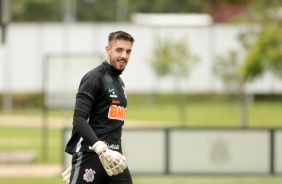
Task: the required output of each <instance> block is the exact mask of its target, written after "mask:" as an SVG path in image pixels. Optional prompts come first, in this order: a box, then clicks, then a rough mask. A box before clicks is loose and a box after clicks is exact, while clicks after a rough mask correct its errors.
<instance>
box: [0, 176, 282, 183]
mask: <svg viewBox="0 0 282 184" xmlns="http://www.w3.org/2000/svg"><path fill="white" fill-rule="evenodd" d="M281 182H282V177H281V176H243V177H241V176H133V183H134V184H149V183H150V184H281ZM0 183H3V184H38V183H40V184H50V183H52V184H63V182H62V179H61V177H59V176H58V177H54V178H0Z"/></svg>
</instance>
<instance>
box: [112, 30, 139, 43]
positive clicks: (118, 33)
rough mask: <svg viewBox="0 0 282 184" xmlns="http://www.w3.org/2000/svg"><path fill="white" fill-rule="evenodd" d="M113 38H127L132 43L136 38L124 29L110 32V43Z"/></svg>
mask: <svg viewBox="0 0 282 184" xmlns="http://www.w3.org/2000/svg"><path fill="white" fill-rule="evenodd" d="M113 40H126V41H130V42H131V43H133V42H134V38H133V37H132V36H131V35H130V34H128V33H126V32H124V31H115V32H112V33H110V34H109V38H108V44H110V43H111V42H112V41H113Z"/></svg>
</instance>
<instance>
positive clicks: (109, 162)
mask: <svg viewBox="0 0 282 184" xmlns="http://www.w3.org/2000/svg"><path fill="white" fill-rule="evenodd" d="M89 149H91V150H94V151H95V152H96V153H97V154H98V156H99V159H100V161H101V163H102V165H103V167H104V169H105V170H106V172H107V174H108V175H109V176H112V175H118V174H120V173H122V172H123V171H124V170H125V169H126V168H127V166H126V164H125V160H126V159H125V157H124V156H123V155H122V154H120V153H119V152H117V151H113V150H110V149H108V146H107V145H106V144H105V143H104V142H103V141H98V142H96V143H95V144H94V145H93V146H92V147H89Z"/></svg>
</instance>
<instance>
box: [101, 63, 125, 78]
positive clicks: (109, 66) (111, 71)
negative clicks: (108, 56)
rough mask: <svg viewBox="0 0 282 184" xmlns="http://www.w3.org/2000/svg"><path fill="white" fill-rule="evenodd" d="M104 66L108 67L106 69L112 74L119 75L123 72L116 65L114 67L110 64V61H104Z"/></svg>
mask: <svg viewBox="0 0 282 184" xmlns="http://www.w3.org/2000/svg"><path fill="white" fill-rule="evenodd" d="M103 64H104V66H105V67H106V70H107V71H108V72H109V73H110V74H112V75H117V76H119V75H120V74H122V72H120V71H118V70H116V69H115V68H114V67H112V66H111V65H109V63H107V61H104V63H103Z"/></svg>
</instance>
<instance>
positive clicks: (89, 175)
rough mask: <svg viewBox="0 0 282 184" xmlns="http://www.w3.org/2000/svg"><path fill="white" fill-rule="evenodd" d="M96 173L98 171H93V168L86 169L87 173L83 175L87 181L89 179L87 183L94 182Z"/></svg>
mask: <svg viewBox="0 0 282 184" xmlns="http://www.w3.org/2000/svg"><path fill="white" fill-rule="evenodd" d="M95 173H96V172H95V171H93V170H92V169H85V173H84V175H83V179H84V180H85V181H87V183H88V182H92V181H93V180H94V178H95V176H94V174H95Z"/></svg>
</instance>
